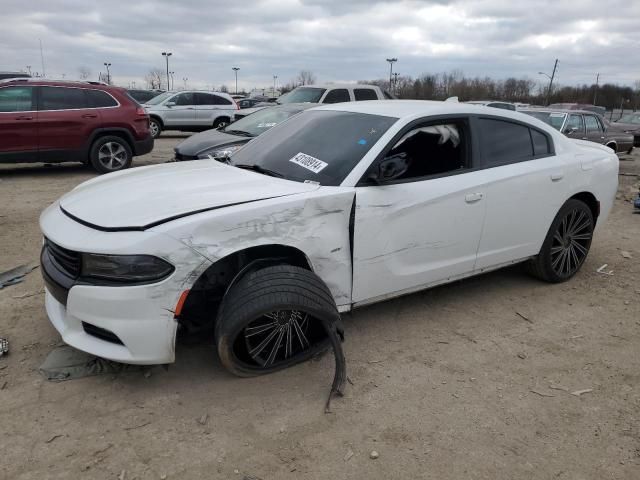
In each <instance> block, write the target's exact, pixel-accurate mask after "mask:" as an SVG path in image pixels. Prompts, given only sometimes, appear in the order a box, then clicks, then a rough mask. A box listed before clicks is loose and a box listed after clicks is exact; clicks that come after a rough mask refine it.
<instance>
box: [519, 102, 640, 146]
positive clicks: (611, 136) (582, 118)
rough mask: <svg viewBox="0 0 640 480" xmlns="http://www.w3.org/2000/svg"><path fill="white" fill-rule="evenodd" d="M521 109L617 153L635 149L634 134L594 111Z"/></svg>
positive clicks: (575, 137) (567, 134) (568, 134)
mask: <svg viewBox="0 0 640 480" xmlns="http://www.w3.org/2000/svg"><path fill="white" fill-rule="evenodd" d="M520 111H521V112H522V113H525V114H527V115H531V116H532V117H535V118H537V119H538V120H542V121H543V122H545V123H547V124H549V125H551V126H552V127H553V128H555V129H556V130H558V131H559V132H562V133H564V134H565V135H566V136H567V137H569V138H574V139H580V140H589V141H590V142H596V143H601V144H602V145H605V146H607V147H609V148H611V149H612V150H613V151H614V152H616V153H619V152H630V151H631V150H632V149H633V135H631V134H628V133H625V131H624V129H622V128H620V127H618V126H617V125H615V124H612V123H609V122H608V121H607V120H605V119H604V118H603V117H601V116H600V115H598V114H596V113H594V112H589V111H582V110H554V109H545V108H537V109H529V110H527V109H525V110H520Z"/></svg>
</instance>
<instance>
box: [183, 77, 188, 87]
mask: <svg viewBox="0 0 640 480" xmlns="http://www.w3.org/2000/svg"><path fill="white" fill-rule="evenodd" d="M187 80H189V79H188V78H187V77H182V81H183V82H184V89H185V90H186V89H187Z"/></svg>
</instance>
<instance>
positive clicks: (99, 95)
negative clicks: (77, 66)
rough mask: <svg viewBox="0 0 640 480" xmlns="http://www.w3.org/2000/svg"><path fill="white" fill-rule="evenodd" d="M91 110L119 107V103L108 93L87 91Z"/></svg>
mask: <svg viewBox="0 0 640 480" xmlns="http://www.w3.org/2000/svg"><path fill="white" fill-rule="evenodd" d="M87 97H88V106H89V108H107V107H117V106H118V102H116V100H115V99H114V98H113V97H112V96H111V95H109V94H108V93H106V92H102V91H100V90H87Z"/></svg>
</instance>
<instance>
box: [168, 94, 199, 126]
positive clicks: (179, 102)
mask: <svg viewBox="0 0 640 480" xmlns="http://www.w3.org/2000/svg"><path fill="white" fill-rule="evenodd" d="M193 96H194V95H193V93H191V92H183V93H179V94H177V95H175V96H173V97H172V98H170V99H169V100H168V101H167V102H165V108H166V110H165V111H164V112H163V113H164V114H163V117H164V118H163V120H164V124H165V126H166V127H188V126H192V125H195V124H196V105H195V99H194V98H193ZM169 103H173V105H171V106H169V105H168V104H169Z"/></svg>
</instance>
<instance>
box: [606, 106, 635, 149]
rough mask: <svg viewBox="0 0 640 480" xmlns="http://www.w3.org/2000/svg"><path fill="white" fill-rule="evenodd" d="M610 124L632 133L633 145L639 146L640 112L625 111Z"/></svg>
mask: <svg viewBox="0 0 640 480" xmlns="http://www.w3.org/2000/svg"><path fill="white" fill-rule="evenodd" d="M611 125H615V126H616V127H617V128H619V129H621V130H623V131H625V132H626V133H628V134H630V135H633V146H634V147H640V112H634V113H625V114H624V115H622V116H621V117H620V118H619V119H618V120H616V121H615V122H613V123H612V124H611Z"/></svg>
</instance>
